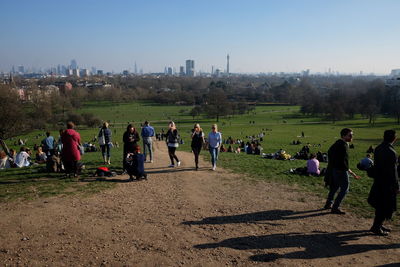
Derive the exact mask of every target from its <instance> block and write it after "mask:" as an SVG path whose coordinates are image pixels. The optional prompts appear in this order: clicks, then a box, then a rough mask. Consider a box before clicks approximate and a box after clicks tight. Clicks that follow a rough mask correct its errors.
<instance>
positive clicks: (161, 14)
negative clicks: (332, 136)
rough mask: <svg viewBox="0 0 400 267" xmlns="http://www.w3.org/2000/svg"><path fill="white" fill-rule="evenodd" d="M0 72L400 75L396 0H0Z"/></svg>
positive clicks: (398, 6) (398, 4) (399, 5)
mask: <svg viewBox="0 0 400 267" xmlns="http://www.w3.org/2000/svg"><path fill="white" fill-rule="evenodd" d="M0 7H1V11H0V36H1V37H0V71H4V72H6V71H9V70H10V69H11V67H12V66H13V65H14V66H15V67H17V66H18V65H24V66H25V68H31V67H36V68H40V67H41V68H46V67H52V66H53V67H54V66H57V65H58V64H62V65H69V64H70V61H71V59H75V60H76V61H77V62H78V65H79V67H80V68H89V69H90V68H91V67H93V66H94V67H96V68H97V69H103V70H104V71H114V72H121V71H122V70H130V71H133V70H134V63H135V62H136V63H137V66H138V68H139V69H143V71H144V72H163V71H164V67H166V66H171V67H174V68H175V69H176V70H177V71H179V66H181V65H182V66H184V65H185V60H186V59H193V60H195V69H196V71H200V70H201V71H204V72H211V68H212V66H214V67H215V68H220V69H221V70H225V69H226V55H227V54H228V53H229V55H230V72H234V73H259V72H299V71H302V70H306V69H310V71H311V73H316V72H327V71H328V70H329V69H330V70H331V71H335V72H336V71H339V72H341V73H359V72H360V71H363V73H372V72H373V73H376V74H389V73H390V71H391V69H396V68H400V53H399V47H400V34H399V29H400V16H399V11H400V1H398V0H242V1H239V0H201V1H200V0H198V1H196V0H146V1H143V0H140V1H136V0H130V1H129V0H113V1H110V0H79V1H78V0H69V1H66V0H62V1H61V0H51V1H50V0H35V1H32V0H0Z"/></svg>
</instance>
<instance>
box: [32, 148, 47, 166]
mask: <svg viewBox="0 0 400 267" xmlns="http://www.w3.org/2000/svg"><path fill="white" fill-rule="evenodd" d="M46 160H47V156H46V153H44V152H43V148H42V147H41V146H39V147H38V148H37V152H36V160H35V162H36V163H37V164H43V163H46Z"/></svg>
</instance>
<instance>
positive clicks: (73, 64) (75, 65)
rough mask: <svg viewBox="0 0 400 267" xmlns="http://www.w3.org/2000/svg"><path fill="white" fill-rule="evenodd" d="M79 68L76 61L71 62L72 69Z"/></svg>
mask: <svg viewBox="0 0 400 267" xmlns="http://www.w3.org/2000/svg"><path fill="white" fill-rule="evenodd" d="M77 68H78V63H76V60H75V59H73V60H71V69H73V70H76V69H77Z"/></svg>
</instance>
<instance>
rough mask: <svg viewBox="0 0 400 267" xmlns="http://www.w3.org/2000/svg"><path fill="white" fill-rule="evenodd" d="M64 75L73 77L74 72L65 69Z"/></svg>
mask: <svg viewBox="0 0 400 267" xmlns="http://www.w3.org/2000/svg"><path fill="white" fill-rule="evenodd" d="M65 74H66V75H67V76H72V75H74V70H73V69H67V70H66V73H65Z"/></svg>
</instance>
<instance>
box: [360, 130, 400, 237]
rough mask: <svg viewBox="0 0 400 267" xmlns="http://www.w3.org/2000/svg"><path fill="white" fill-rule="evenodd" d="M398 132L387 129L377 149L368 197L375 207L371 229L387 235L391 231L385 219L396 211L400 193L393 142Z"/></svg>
mask: <svg viewBox="0 0 400 267" xmlns="http://www.w3.org/2000/svg"><path fill="white" fill-rule="evenodd" d="M395 141H396V132H395V131H394V130H386V131H385V132H384V134H383V142H382V143H381V144H380V145H379V146H377V147H376V149H375V155H374V159H375V165H374V167H373V168H374V175H373V176H374V177H373V178H374V183H373V184H372V187H371V191H370V193H369V197H368V203H369V204H370V205H371V206H372V207H374V208H375V219H374V223H373V225H372V227H371V231H372V232H373V233H374V234H376V235H381V236H385V235H388V233H389V232H390V229H389V228H386V227H384V226H383V222H384V221H385V220H389V219H391V218H392V215H393V212H395V211H396V208H397V207H396V204H397V203H396V202H397V199H396V198H397V194H398V193H399V177H398V157H397V153H396V151H395V150H394V147H393V144H394V142H395Z"/></svg>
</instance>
